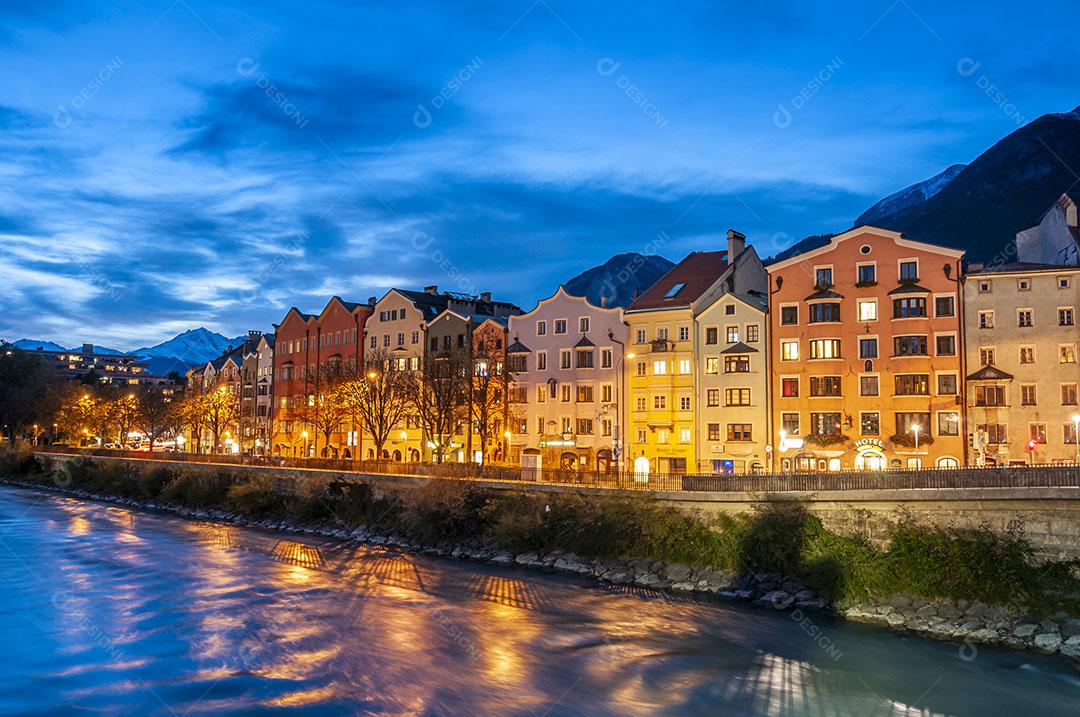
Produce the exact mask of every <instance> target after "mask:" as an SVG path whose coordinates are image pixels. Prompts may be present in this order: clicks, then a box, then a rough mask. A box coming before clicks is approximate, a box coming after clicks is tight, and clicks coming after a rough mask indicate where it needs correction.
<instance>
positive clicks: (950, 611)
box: [937, 605, 963, 620]
mask: <svg viewBox="0 0 1080 717" xmlns="http://www.w3.org/2000/svg"><path fill="white" fill-rule="evenodd" d="M937 614H938V616H939V617H941V618H944V619H946V620H956V619H957V618H959V617H960V616H961V615H963V613H962V612H960V610H958V609H957V608H955V607H953V606H952V605H939V606H938V610H937Z"/></svg>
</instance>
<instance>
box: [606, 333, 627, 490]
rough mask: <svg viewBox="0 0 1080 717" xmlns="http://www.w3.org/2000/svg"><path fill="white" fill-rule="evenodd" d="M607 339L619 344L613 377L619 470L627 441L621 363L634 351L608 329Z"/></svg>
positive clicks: (617, 469)
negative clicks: (624, 436)
mask: <svg viewBox="0 0 1080 717" xmlns="http://www.w3.org/2000/svg"><path fill="white" fill-rule="evenodd" d="M607 335H608V340H609V341H611V342H612V343H616V344H618V345H619V363H618V365H617V366H616V369H615V370H616V371H618V375H617V376H616V377H615V409H616V410H615V449H616V450H617V451H618V452H619V453H618V455H616V456H615V470H616V471H619V470H621V469H622V466H623V455H625V453H626V443H627V441H626V440H624V439H623V437H622V425H621V424H622V412H623V403H622V402H623V394H625V393H626V391H625V390H624V389H623V381H624V380H626V371H625V370H624V366H623V363H624V361H625V360H626V359H633V358H634V353H633V352H632V351H631V352H630V353H627V352H626V344H625V343H624V342H622V341H619V340H618V339H617V338H615V332H614V331H611V330H610V329H609V330H608V334H607Z"/></svg>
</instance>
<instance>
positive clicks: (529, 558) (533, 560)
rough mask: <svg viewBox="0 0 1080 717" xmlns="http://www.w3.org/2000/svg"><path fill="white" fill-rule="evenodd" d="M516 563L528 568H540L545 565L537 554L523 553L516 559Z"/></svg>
mask: <svg viewBox="0 0 1080 717" xmlns="http://www.w3.org/2000/svg"><path fill="white" fill-rule="evenodd" d="M514 562H515V563H517V564H518V565H526V566H528V567H532V568H535V567H539V566H541V565H543V564H544V561H543V560H541V559H540V556H539V555H537V554H536V553H522V554H521V555H517V556H515V557H514Z"/></svg>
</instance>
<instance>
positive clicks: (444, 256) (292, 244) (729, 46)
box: [0, 0, 1080, 348]
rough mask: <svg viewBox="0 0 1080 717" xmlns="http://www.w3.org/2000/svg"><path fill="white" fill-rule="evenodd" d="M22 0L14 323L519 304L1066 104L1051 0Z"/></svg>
mask: <svg viewBox="0 0 1080 717" xmlns="http://www.w3.org/2000/svg"><path fill="white" fill-rule="evenodd" d="M47 5H48V7H46V4H45V3H24V2H10V1H5V2H2V3H0V15H2V16H3V23H2V26H0V62H2V64H3V67H4V68H5V72H4V73H3V76H2V80H0V129H2V132H0V173H2V175H0V176H2V177H3V181H2V182H0V194H2V197H0V199H2V201H0V277H3V280H4V284H5V288H4V291H3V292H2V293H0V337H4V338H7V339H9V340H14V339H17V338H21V337H25V336H29V337H34V338H41V339H51V340H54V341H57V342H59V343H63V344H68V345H73V344H77V343H81V342H82V341H94V342H97V343H100V344H106V345H114V346H120V347H121V348H133V347H135V346H139V345H146V344H149V343H154V342H157V341H159V340H162V339H165V338H168V337H170V336H172V335H173V334H176V333H178V332H180V331H182V330H185V329H188V328H192V327H194V326H200V325H202V326H206V327H208V328H211V329H214V330H218V331H221V332H222V333H225V334H227V335H236V334H239V333H241V332H242V331H245V330H246V329H248V328H268V327H269V324H270V322H272V321H277V320H279V319H280V318H281V317H282V316H283V315H284V313H285V311H286V310H287V309H288V307H289V306H292V305H295V306H297V307H299V308H301V309H303V310H317V309H319V308H321V307H322V306H323V304H324V303H325V301H326V299H327V298H328V297H329V296H330V295H331V294H340V295H342V296H344V297H346V298H350V299H353V300H364V299H366V298H367V297H368V296H372V295H376V296H381V295H382V293H383V292H384V291H385V290H386V289H387V288H388V287H390V286H392V285H398V286H422V285H426V284H438V285H439V286H440V287H441V288H446V289H452V290H458V291H476V292H478V291H483V290H491V291H494V292H496V293H497V294H498V295H501V296H502V297H504V298H507V299H509V300H512V301H515V302H517V303H519V304H520V305H521V306H523V307H525V308H530V307H531V306H532V305H533V304H534V303H535V301H536V300H537V299H538V298H541V297H544V296H547V295H549V294H550V293H552V291H553V290H554V288H555V287H556V286H557V285H558V284H559V283H560V282H561V281H564V280H566V279H568V278H570V277H571V276H573V275H575V274H576V273H578V272H580V271H582V270H583V269H585V268H587V267H589V266H592V265H594V264H597V263H600V262H602V261H604V260H606V259H607V258H608V257H610V256H611V255H612V254H615V253H618V252H623V251H644V250H645V248H646V247H650V246H652V247H658V253H661V254H663V255H665V256H667V257H668V258H670V259H673V260H677V259H678V258H680V257H681V256H682V255H684V254H685V253H687V252H688V251H692V250H695V249H710V248H716V247H718V246H720V243H721V241H722V239H721V238H722V236H723V233H724V230H726V229H727V228H729V227H734V228H737V229H741V230H742V231H744V232H745V233H746V234H747V235H748V237H749V238H750V240H751V242H753V243H754V244H755V245H756V246H757V247H758V250H759V252H760V253H761V254H763V255H769V254H772V253H774V252H775V251H776V250H778V249H780V248H783V247H784V246H786V245H787V244H790V243H791V242H793V241H795V240H797V239H800V238H802V237H803V236H806V235H808V234H814V233H821V232H826V231H840V230H843V229H845V228H847V227H849V226H850V224H851V221H852V220H853V219H854V218H855V217H856V216H857V215H858V214H859V213H861V212H862V211H863V210H864V209H866V208H867V207H868V206H869V205H871V204H873V203H874V202H875V201H876V200H877V199H879V198H880V197H882V196H884V195H886V194H888V193H891V192H893V191H895V190H897V189H900V188H902V187H904V186H906V185H908V184H911V183H913V182H915V181H918V180H921V179H924V178H926V177H928V176H931V175H933V174H936V173H937V172H939V171H941V170H943V169H944V168H945V167H947V166H948V165H950V164H953V163H956V162H968V161H970V160H971V159H973V158H974V157H975V156H977V155H978V153H979V152H980V151H982V150H983V149H985V148H986V147H988V146H989V145H991V144H992V143H993V142H995V141H997V140H998V139H1000V138H1001V137H1003V136H1005V135H1006V134H1008V133H1009V132H1011V131H1013V130H1014V129H1016V128H1017V126H1018V124H1023V123H1025V122H1027V121H1031V120H1033V119H1035V118H1036V117H1038V116H1039V115H1041V114H1045V113H1047V112H1057V111H1067V110H1070V109H1072V108H1073V107H1075V106H1076V105H1077V104H1080V94H1078V93H1077V91H1076V83H1075V78H1076V68H1077V67H1080V63H1078V62H1077V60H1078V55H1080V47H1078V46H1077V44H1076V42H1075V31H1074V29H1073V28H1075V27H1076V26H1077V21H1078V19H1080V17H1078V16H1080V6H1073V5H1070V4H1068V3H1064V4H1062V3H1030V4H1025V5H1024V6H1023V7H1022V8H1021V7H1020V6H1017V5H1015V4H1012V3H971V4H960V3H930V2H925V0H897V1H896V2H892V1H891V0H883V1H881V2H877V1H874V0H871V1H869V2H858V3H854V2H852V3H847V2H832V3H827V4H821V5H820V6H819V7H815V6H812V5H809V4H806V3H796V2H790V3H788V2H774V3H769V4H767V5H766V6H758V5H757V4H753V3H707V2H680V3H671V2H663V3H660V2H656V3H654V2H642V3H621V2H620V3H616V2H612V3H577V2H574V3H572V2H566V1H565V0H538V1H536V2H534V1H533V0H520V1H519V0H506V1H505V2H499V3H468V2H464V3H444V2H430V3H427V2H413V3H408V2H401V1H398V2H349V3H344V2H342V3H335V2H318V1H315V2H304V3H295V2H289V3H285V2H271V1H267V2H260V3H243V4H241V3H235V4H234V3H220V2H219V3H211V2H207V1H206V0H160V1H159V0H147V1H146V2H115V3H94V2H90V1H85V2H56V3H48V4H47ZM976 63H977V65H976ZM972 68H977V69H975V70H974V71H972ZM988 84H990V85H992V86H993V87H992V88H988V87H987V85H988ZM658 237H659V240H658Z"/></svg>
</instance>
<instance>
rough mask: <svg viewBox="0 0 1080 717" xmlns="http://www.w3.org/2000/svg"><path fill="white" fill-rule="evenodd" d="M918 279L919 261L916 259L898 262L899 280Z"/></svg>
mask: <svg viewBox="0 0 1080 717" xmlns="http://www.w3.org/2000/svg"><path fill="white" fill-rule="evenodd" d="M918 280H919V262H918V261H902V262H900V281H918Z"/></svg>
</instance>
